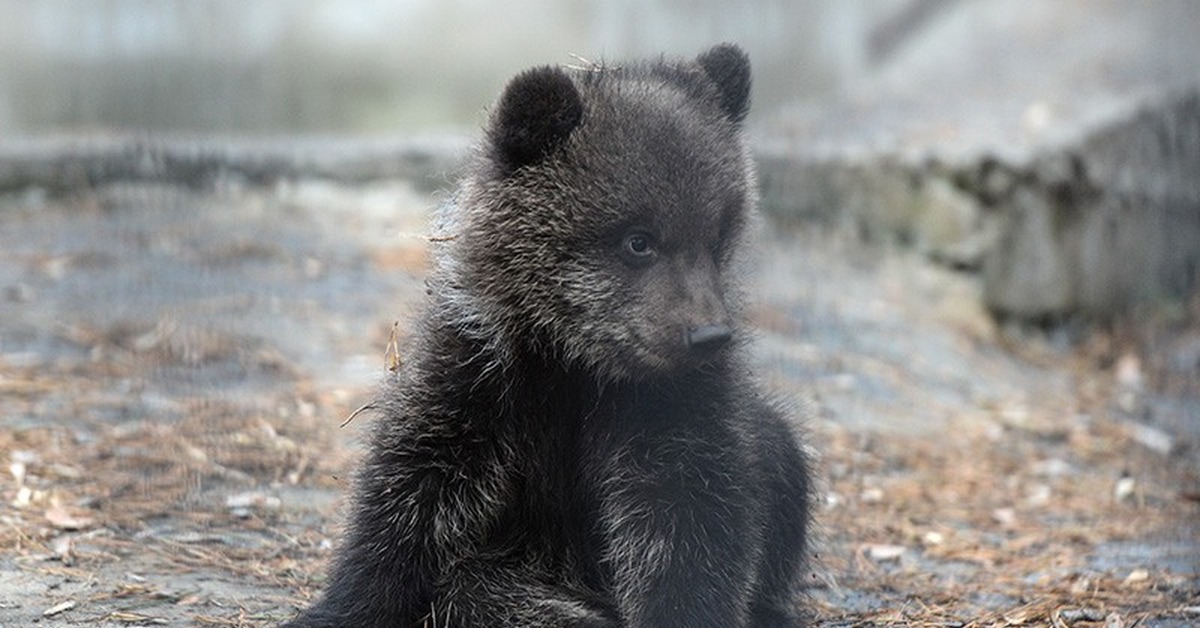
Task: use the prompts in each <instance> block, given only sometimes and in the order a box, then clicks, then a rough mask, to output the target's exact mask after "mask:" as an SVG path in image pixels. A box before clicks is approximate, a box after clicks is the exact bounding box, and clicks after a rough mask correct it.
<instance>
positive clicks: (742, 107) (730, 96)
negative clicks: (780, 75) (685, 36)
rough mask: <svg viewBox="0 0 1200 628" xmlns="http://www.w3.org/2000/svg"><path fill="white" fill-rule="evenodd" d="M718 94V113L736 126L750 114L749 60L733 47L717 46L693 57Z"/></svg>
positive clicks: (739, 49) (740, 50) (729, 45)
mask: <svg viewBox="0 0 1200 628" xmlns="http://www.w3.org/2000/svg"><path fill="white" fill-rule="evenodd" d="M696 63H697V64H699V65H700V67H701V68H703V69H704V73H705V74H707V75H708V78H709V79H710V80H712V82H713V83H715V84H716V86H717V89H718V90H719V91H720V92H721V110H722V111H724V112H725V115H726V116H728V117H729V119H730V120H732V121H733V122H735V123H740V122H742V121H743V120H745V119H746V114H747V113H749V111H750V58H749V57H747V56H746V53H745V52H742V49H741V48H739V47H737V46H736V45H734V44H718V45H716V46H713V47H712V48H710V49H708V50H707V51H705V52H704V53H702V54H701V55H700V56H699V57H696Z"/></svg>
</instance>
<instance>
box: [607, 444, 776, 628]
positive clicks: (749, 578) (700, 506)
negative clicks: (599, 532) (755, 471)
mask: <svg viewBox="0 0 1200 628" xmlns="http://www.w3.org/2000/svg"><path fill="white" fill-rule="evenodd" d="M717 436H718V437H714V435H712V434H708V435H696V434H687V433H683V432H675V433H669V434H659V435H657V437H645V435H642V436H639V437H638V438H634V439H630V440H629V441H628V442H626V443H624V444H623V445H621V446H618V447H617V448H616V449H615V451H612V452H611V453H610V455H609V459H608V460H607V461H606V463H605V464H604V465H603V467H602V468H603V471H601V476H602V477H600V478H599V481H598V485H599V490H600V502H601V526H602V529H603V532H604V535H605V543H606V546H605V548H604V555H603V560H604V561H605V563H606V565H607V567H608V569H609V571H610V573H611V574H612V586H613V594H614V598H615V603H616V606H617V608H618V609H619V611H620V613H621V616H622V619H623V620H624V622H625V625H626V626H628V627H629V628H640V627H654V628H664V627H670V626H679V627H681V628H682V627H689V628H708V627H712V628H736V627H739V626H745V625H746V622H747V620H748V614H749V606H750V600H751V598H752V597H753V595H754V591H753V588H754V577H755V573H754V572H755V566H756V565H757V563H758V561H759V558H760V557H759V553H760V546H761V525H760V521H761V518H762V517H761V514H760V513H758V512H756V506H755V499H754V492H755V491H754V487H752V486H749V484H750V482H749V481H748V476H747V468H746V467H747V465H746V462H747V460H746V454H745V452H744V451H742V450H741V448H740V447H739V444H738V443H737V442H736V441H735V439H733V438H720V437H719V436H721V435H717Z"/></svg>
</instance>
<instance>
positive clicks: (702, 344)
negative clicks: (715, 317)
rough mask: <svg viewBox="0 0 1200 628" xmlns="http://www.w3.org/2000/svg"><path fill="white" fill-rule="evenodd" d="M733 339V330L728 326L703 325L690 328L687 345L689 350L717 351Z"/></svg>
mask: <svg viewBox="0 0 1200 628" xmlns="http://www.w3.org/2000/svg"><path fill="white" fill-rule="evenodd" d="M732 337H733V330H732V329H730V328H729V326H728V325H719V324H718V325H701V326H699V327H689V328H688V331H687V344H688V348H689V349H716V348H717V347H720V346H721V345H723V344H725V343H726V342H729V339H730V338H732Z"/></svg>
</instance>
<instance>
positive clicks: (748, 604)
mask: <svg viewBox="0 0 1200 628" xmlns="http://www.w3.org/2000/svg"><path fill="white" fill-rule="evenodd" d="M749 88H750V74H749V65H748V62H747V60H746V57H745V55H744V54H743V53H742V52H741V50H739V49H738V48H736V47H734V46H728V45H725V46H718V47H716V48H713V49H711V50H709V51H708V52H706V53H704V54H702V55H701V56H700V57H699V58H697V59H696V60H695V61H691V62H665V61H660V62H657V63H652V64H645V65H634V66H615V67H594V68H586V69H581V70H574V71H566V70H563V69H559V68H550V67H544V68H537V69H534V70H530V71H528V72H526V73H524V74H521V75H519V76H517V77H516V78H515V79H513V81H512V82H511V83H510V84H509V86H508V87H507V88H506V90H505V93H504V95H503V97H502V98H501V100H500V102H499V104H498V105H497V108H496V110H495V111H494V113H493V116H492V121H491V123H490V126H489V128H488V132H487V138H486V140H485V142H484V143H483V145H482V147H481V148H480V150H479V151H478V154H477V156H476V161H475V163H474V166H473V167H472V169H471V171H470V174H469V176H468V177H467V180H466V181H465V183H464V186H463V188H462V190H461V191H460V193H459V195H458V197H457V199H456V203H455V204H454V205H453V206H452V207H449V208H447V209H446V210H445V211H444V212H443V215H442V216H441V218H440V222H439V230H440V231H442V232H444V233H448V234H453V235H454V237H453V239H451V240H449V241H447V242H446V243H444V244H443V245H441V246H442V249H441V250H440V251H438V253H437V263H436V267H435V270H434V272H433V274H432V276H431V278H430V280H429V287H430V299H429V303H428V304H427V307H426V309H425V312H424V314H423V316H422V317H421V318H420V320H419V323H418V325H419V327H418V328H417V334H416V337H415V340H414V343H413V346H411V347H410V348H408V350H407V351H406V357H407V361H406V364H405V366H404V368H403V370H402V372H401V374H400V376H399V377H398V379H397V381H396V382H395V383H394V385H392V386H391V387H389V388H388V389H387V390H386V391H384V393H383V395H382V396H381V399H380V400H379V401H378V402H377V403H376V407H377V410H378V413H379V415H380V416H379V417H378V420H377V421H376V423H375V425H374V433H373V440H372V446H371V451H370V454H369V456H368V458H367V460H366V462H365V463H364V465H363V467H362V469H361V470H360V472H359V474H358V477H357V482H356V485H355V490H354V497H353V510H352V511H351V513H350V522H349V528H348V530H347V533H346V537H345V539H343V540H342V543H341V546H340V549H339V551H338V554H337V556H336V558H335V561H334V564H333V566H332V571H331V577H330V580H329V584H328V586H327V589H326V591H325V595H324V597H323V598H321V600H320V601H319V602H317V604H316V605H314V606H313V607H312V608H310V609H308V610H307V611H305V612H303V613H302V614H301V615H300V616H299V617H298V618H297V619H295V620H294V621H293V622H292V623H291V624H289V625H290V626H293V627H296V628H307V627H317V626H343V627H356V628H357V627H362V628H368V627H380V628H382V627H384V626H387V627H409V626H422V625H426V626H452V627H470V626H534V627H551V626H581V627H582V626H595V627H601V626H603V627H618V626H626V627H630V628H633V627H655V628H661V627H664V626H680V627H690V628H696V627H713V628H718V627H719V628H731V627H737V626H754V627H766V626H780V627H782V626H794V625H796V620H795V619H794V618H793V616H792V612H793V595H794V594H795V592H796V586H797V578H798V573H799V571H800V569H801V566H802V563H803V556H804V554H805V546H806V541H807V533H806V530H807V525H808V516H809V506H808V504H809V471H808V468H807V463H806V460H805V458H804V456H803V455H802V453H801V449H800V448H799V447H798V446H797V444H796V441H795V438H794V436H793V434H792V432H791V430H790V429H789V427H788V425H787V422H786V421H785V419H784V418H783V417H782V416H781V414H780V412H779V411H778V410H777V409H776V408H775V407H774V406H773V405H772V404H771V403H769V402H768V401H767V400H766V398H765V397H764V396H763V395H762V394H761V393H760V392H759V391H758V388H757V387H756V385H755V382H754V381H753V379H752V378H751V376H750V374H749V372H748V370H747V368H746V366H745V364H744V362H743V360H742V345H743V344H744V343H743V340H744V330H743V328H742V326H741V321H740V311H739V308H738V304H739V302H740V298H739V295H738V291H737V286H738V283H739V277H738V273H737V267H738V264H737V257H738V256H737V253H738V250H739V247H740V246H741V242H742V239H743V234H744V232H745V231H746V229H745V227H746V224H747V222H748V221H749V218H750V215H751V212H752V206H753V204H754V200H755V199H754V180H753V173H752V170H751V166H750V162H749V160H748V158H747V154H746V150H745V147H744V145H743V142H742V138H741V129H740V125H741V122H742V120H743V118H744V117H745V114H746V110H747V108H748V104H749Z"/></svg>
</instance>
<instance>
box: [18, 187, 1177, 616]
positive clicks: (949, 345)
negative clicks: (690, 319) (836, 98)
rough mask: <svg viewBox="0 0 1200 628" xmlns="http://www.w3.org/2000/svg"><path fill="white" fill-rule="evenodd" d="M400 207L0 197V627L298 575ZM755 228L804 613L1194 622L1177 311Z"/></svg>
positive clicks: (323, 531)
mask: <svg viewBox="0 0 1200 628" xmlns="http://www.w3.org/2000/svg"><path fill="white" fill-rule="evenodd" d="M430 203H431V201H429V199H427V198H425V197H423V196H420V195H417V194H415V193H413V192H411V190H409V189H408V188H407V187H406V186H404V185H403V184H387V185H379V186H375V187H369V188H365V189H354V190H349V189H341V188H337V187H335V186H327V185H323V184H315V183H304V184H294V185H283V186H280V187H278V188H276V189H271V190H259V189H224V190H219V191H217V192H216V193H213V194H194V193H184V192H181V191H178V190H174V189H168V188H155V187H152V186H140V187H135V188H127V187H113V188H106V189H100V190H94V191H90V192H87V193H81V194H78V195H74V196H70V197H65V198H46V197H44V196H41V195H38V194H26V195H22V196H17V197H9V198H6V199H4V200H2V201H0V461H3V462H4V463H5V465H6V468H5V469H3V470H0V472H2V475H0V627H9V626H14V627H15V626H29V625H43V626H74V625H84V626H118V625H119V626H127V625H159V624H161V625H199V626H266V625H273V624H275V623H277V622H279V621H280V620H283V619H286V618H287V617H289V616H291V615H292V614H293V613H294V612H295V610H296V608H297V607H299V606H301V605H303V604H305V603H306V602H307V601H309V600H310V599H311V598H312V597H313V596H314V595H316V594H317V592H318V591H319V589H320V587H321V584H322V577H323V576H322V574H323V567H324V563H325V561H327V560H328V558H329V556H330V553H331V543H332V541H333V540H334V539H336V534H337V529H338V515H337V513H338V505H339V499H340V495H341V493H342V490H343V488H344V485H345V481H344V478H345V477H346V476H347V474H348V472H349V470H350V469H351V468H352V467H353V463H354V459H355V455H354V452H355V447H356V442H357V435H358V434H359V433H360V430H361V428H362V423H363V422H364V420H365V419H363V418H360V419H356V420H355V421H354V422H352V423H351V424H350V425H348V426H346V427H345V428H340V427H339V424H340V423H341V422H342V421H343V419H344V418H346V417H347V416H348V415H350V413H351V412H352V411H353V410H354V408H356V407H357V406H358V405H360V404H361V403H363V402H364V401H365V400H366V399H367V398H368V397H369V394H370V389H371V387H372V382H374V381H375V380H377V379H378V378H380V377H382V376H383V374H384V373H385V364H386V361H385V355H384V354H385V348H386V346H387V344H388V339H389V335H390V332H391V329H392V325H393V322H394V321H396V320H401V321H402V320H404V316H405V313H406V311H407V308H408V307H409V306H410V304H411V303H412V302H413V299H415V298H417V296H418V295H419V293H420V288H421V285H420V276H421V273H422V272H423V264H424V259H425V258H424V249H425V246H427V244H426V243H425V242H424V241H423V240H421V239H420V238H417V237H412V234H414V233H421V232H422V230H423V226H422V225H423V223H422V218H421V216H422V215H423V213H424V210H425V209H427V207H428V206H429V205H430ZM768 231H770V230H769V229H768ZM765 242H766V244H765V246H764V247H763V250H762V256H761V257H762V260H763V261H762V264H761V268H760V269H759V270H760V272H759V275H760V277H761V279H760V280H759V282H758V289H757V293H758V295H759V296H758V299H757V301H758V304H757V305H756V307H755V308H754V310H753V312H754V319H755V322H756V324H757V325H758V326H759V327H760V329H761V338H760V339H759V342H758V343H757V347H758V352H759V354H760V357H761V362H762V365H763V370H764V372H765V373H766V374H767V379H768V382H769V384H770V386H771V387H772V388H773V389H775V390H777V391H778V392H779V393H780V394H781V395H784V396H787V397H791V398H793V399H795V400H797V406H798V407H812V408H814V410H813V411H812V412H811V413H810V414H811V416H809V417H808V418H807V419H806V421H805V423H804V425H805V429H806V431H807V433H808V438H809V440H810V442H811V445H812V447H813V449H814V450H815V451H817V452H818V454H819V456H820V473H821V477H822V482H823V487H822V495H821V507H820V509H819V512H818V516H817V518H818V525H819V530H820V535H821V541H820V543H819V545H818V547H817V549H816V552H817V554H818V556H817V560H816V561H814V563H815V568H814V571H813V574H812V576H811V586H810V588H809V595H810V597H811V600H810V605H811V606H812V607H813V608H815V612H816V615H817V620H818V622H817V623H818V624H819V625H824V626H874V625H897V626H1055V627H1059V626H1105V627H1113V628H1115V627H1118V626H1135V625H1143V626H1187V625H1195V624H1198V623H1200V580H1198V574H1200V540H1198V539H1200V523H1198V521H1200V465H1197V460H1200V443H1198V442H1197V439H1196V435H1197V433H1198V432H1200V401H1198V400H1200V303H1197V304H1192V307H1191V308H1190V309H1188V308H1186V307H1185V308H1179V307H1175V308H1171V307H1166V306H1164V307H1162V308H1159V309H1157V310H1153V311H1149V310H1148V311H1147V312H1146V313H1144V314H1145V316H1143V317H1142V318H1139V319H1138V321H1137V324H1136V325H1133V324H1123V325H1118V326H1116V327H1114V328H1113V329H1112V330H1108V331H1104V330H1100V331H1093V332H1092V333H1090V334H1086V335H1084V334H1081V333H1080V334H1077V333H1075V332H1073V331H1072V330H1070V329H1069V328H1067V329H1066V330H1065V331H1064V330H1059V331H1053V332H1050V333H1048V334H1047V333H1042V332H1037V333H1028V332H1023V331H1021V330H1019V329H1016V328H1015V327H1007V328H1006V327H997V325H996V324H995V323H993V322H992V321H991V320H990V319H989V318H988V317H987V316H986V314H985V313H983V312H982V311H981V310H980V309H979V306H978V304H977V303H978V300H977V298H976V296H977V295H976V288H975V287H974V283H973V282H972V280H971V278H969V277H966V276H962V275H956V274H953V273H951V272H949V271H944V270H942V269H939V268H937V267H934V266H931V265H929V264H927V263H926V262H924V261H922V260H920V259H918V258H916V257H913V256H911V255H908V254H905V253H899V252H887V253H879V252H872V251H864V250H861V249H859V248H857V247H856V246H854V245H852V244H845V243H839V241H838V239H837V238H829V237H825V236H822V235H806V234H803V233H799V232H788V233H767V234H766V236H765ZM401 331H403V327H401ZM1067 336H1071V338H1068V340H1070V342H1067V341H1066V340H1064V338H1065V337H1067ZM401 357H402V356H401ZM801 400H803V401H804V402H803V403H801Z"/></svg>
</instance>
